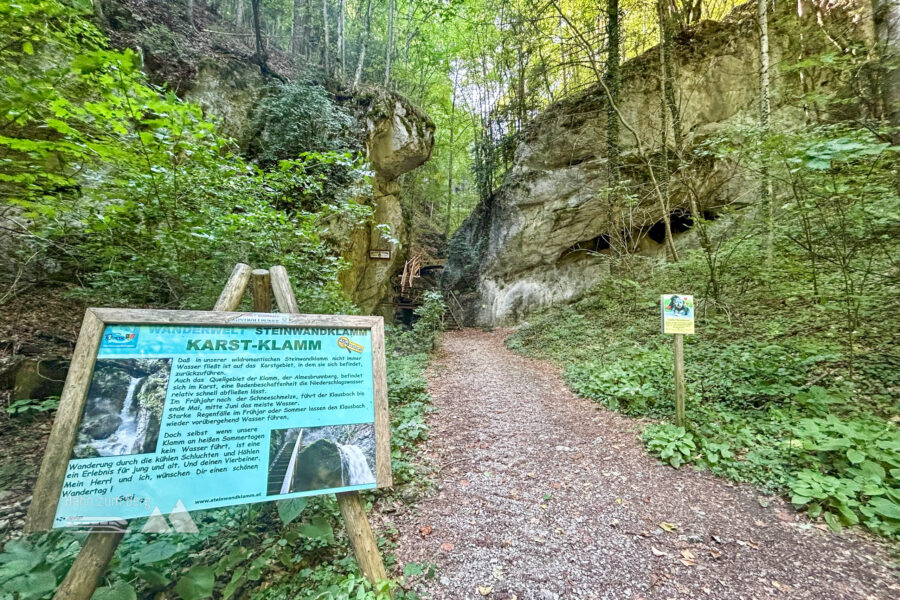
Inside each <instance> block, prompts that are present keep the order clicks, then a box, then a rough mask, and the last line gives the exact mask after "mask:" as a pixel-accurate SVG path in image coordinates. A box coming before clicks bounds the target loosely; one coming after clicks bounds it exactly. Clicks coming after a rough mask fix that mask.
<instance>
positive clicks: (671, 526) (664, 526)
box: [659, 521, 678, 531]
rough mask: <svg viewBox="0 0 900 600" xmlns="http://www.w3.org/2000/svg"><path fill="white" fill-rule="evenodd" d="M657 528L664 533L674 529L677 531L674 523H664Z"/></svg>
mask: <svg viewBox="0 0 900 600" xmlns="http://www.w3.org/2000/svg"><path fill="white" fill-rule="evenodd" d="M659 527H660V529H663V530H665V531H675V530H676V529H678V525H676V524H675V523H667V522H665V521H663V522H662V523H660V524H659Z"/></svg>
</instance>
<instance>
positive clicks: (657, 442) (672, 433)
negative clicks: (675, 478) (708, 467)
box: [643, 424, 697, 469]
mask: <svg viewBox="0 0 900 600" xmlns="http://www.w3.org/2000/svg"><path fill="white" fill-rule="evenodd" d="M643 436H644V442H645V443H646V444H647V449H648V450H649V451H650V453H651V454H654V455H655V456H658V457H659V458H661V459H662V460H664V461H666V462H668V463H669V464H670V465H672V466H673V467H675V468H676V469H677V468H678V467H680V466H681V465H683V464H685V463H689V462H691V460H692V459H693V454H694V451H695V450H696V449H697V445H696V444H695V443H694V436H693V435H692V434H690V433H688V432H687V431H685V429H684V427H675V426H674V425H665V424H664V425H649V426H648V427H647V428H646V429H644V434H643Z"/></svg>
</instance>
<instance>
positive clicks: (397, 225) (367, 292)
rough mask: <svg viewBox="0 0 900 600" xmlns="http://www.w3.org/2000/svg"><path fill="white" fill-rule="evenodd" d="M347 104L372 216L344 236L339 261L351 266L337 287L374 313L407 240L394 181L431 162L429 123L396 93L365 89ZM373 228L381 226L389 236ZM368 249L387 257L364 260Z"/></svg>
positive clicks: (431, 126) (431, 127) (386, 292)
mask: <svg viewBox="0 0 900 600" xmlns="http://www.w3.org/2000/svg"><path fill="white" fill-rule="evenodd" d="M351 102H352V103H353V104H355V109H354V110H355V112H357V114H358V115H359V118H360V120H361V121H363V122H364V123H365V130H366V138H365V148H366V152H367V154H368V157H369V161H370V163H371V165H372V169H373V170H374V171H375V177H374V180H373V182H372V187H373V197H372V201H371V202H372V206H373V208H374V211H375V214H374V218H373V222H374V225H366V226H364V227H359V228H356V229H354V230H353V231H352V232H350V234H349V240H350V243H349V244H346V246H345V251H344V252H345V253H344V257H345V258H346V259H348V261H349V262H350V263H351V267H350V268H349V269H347V270H346V271H344V273H343V274H342V275H341V285H342V287H343V289H344V291H345V292H346V293H347V294H348V295H349V296H350V297H351V298H352V299H353V301H354V302H355V303H356V305H357V306H359V307H360V309H361V310H362V311H363V312H364V313H367V314H379V313H380V312H381V311H379V302H381V301H382V300H383V299H384V298H385V297H386V296H388V295H389V292H390V289H391V277H392V276H393V274H394V273H396V272H397V270H398V269H400V268H402V266H403V262H404V260H405V252H404V251H403V248H405V247H406V246H407V241H408V240H407V230H406V221H405V219H404V216H403V209H402V206H401V204H400V185H399V184H398V183H397V178H398V177H400V175H402V174H404V173H407V172H409V171H412V170H413V169H415V168H416V167H418V166H420V165H422V164H424V163H425V162H426V161H427V160H428V159H429V158H431V152H432V150H433V149H434V123H433V122H432V121H431V119H430V118H428V116H427V115H426V114H425V113H423V112H421V111H420V110H419V109H417V108H416V107H415V106H413V105H412V104H411V103H410V102H409V101H408V100H406V99H405V98H404V97H402V96H400V95H399V94H392V93H387V92H384V91H383V90H368V91H367V92H365V93H364V94H361V95H360V96H359V97H358V98H354V99H352V100H351ZM379 225H382V226H383V225H386V226H387V228H388V229H389V233H388V232H386V231H382V230H381V229H379V228H378V226H379ZM394 240H396V241H394ZM397 242H399V243H397ZM370 249H371V250H390V251H391V258H390V260H381V259H370V258H369V250H370ZM384 312H385V313H386V314H388V315H389V314H390V311H384Z"/></svg>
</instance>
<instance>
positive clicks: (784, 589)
mask: <svg viewBox="0 0 900 600" xmlns="http://www.w3.org/2000/svg"><path fill="white" fill-rule="evenodd" d="M772 585H773V586H775V587H776V588H778V589H779V590H781V591H782V592H789V591H791V586H789V585H785V584H783V583H781V582H780V581H776V580H774V579H773V580H772Z"/></svg>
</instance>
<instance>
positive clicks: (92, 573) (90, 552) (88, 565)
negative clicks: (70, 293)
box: [53, 263, 250, 600]
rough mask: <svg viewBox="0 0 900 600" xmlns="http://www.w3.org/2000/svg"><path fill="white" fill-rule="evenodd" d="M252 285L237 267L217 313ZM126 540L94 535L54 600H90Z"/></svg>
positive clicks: (246, 271) (227, 308) (247, 270)
mask: <svg viewBox="0 0 900 600" xmlns="http://www.w3.org/2000/svg"><path fill="white" fill-rule="evenodd" d="M249 282H250V267H249V266H248V265H245V264H243V263H238V264H237V265H235V267H234V270H233V271H232V272H231V277H229V278H228V282H227V283H226V284H225V287H224V289H223V290H222V294H221V295H220V296H219V299H218V301H217V302H216V306H215V308H214V309H213V310H220V311H233V310H237V309H238V306H240V304H241V298H243V297H244V291H245V290H246V289H247V284H248V283H249ZM124 536H125V533H124V532H118V533H108V532H101V531H92V532H91V533H90V534H89V535H88V537H87V539H86V540H85V542H84V545H83V546H82V547H81V550H80V551H79V552H78V556H77V557H76V558H75V562H74V563H72V567H71V568H70V569H69V572H68V573H66V578H65V579H63V582H62V584H60V586H59V587H58V588H57V589H56V593H55V594H53V600H90V598H91V596H93V595H94V591H95V590H96V589H97V585H98V584H99V583H100V578H101V577H103V574H104V573H106V569H107V568H108V567H109V561H111V560H112V557H113V555H114V554H115V553H116V548H118V547H119V543H120V542H121V541H122V538H123V537H124Z"/></svg>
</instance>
